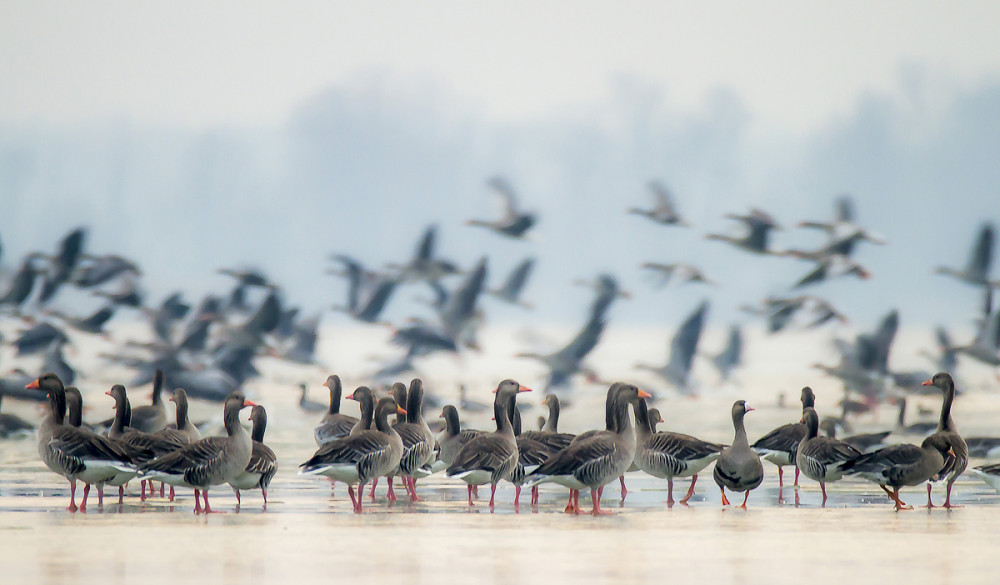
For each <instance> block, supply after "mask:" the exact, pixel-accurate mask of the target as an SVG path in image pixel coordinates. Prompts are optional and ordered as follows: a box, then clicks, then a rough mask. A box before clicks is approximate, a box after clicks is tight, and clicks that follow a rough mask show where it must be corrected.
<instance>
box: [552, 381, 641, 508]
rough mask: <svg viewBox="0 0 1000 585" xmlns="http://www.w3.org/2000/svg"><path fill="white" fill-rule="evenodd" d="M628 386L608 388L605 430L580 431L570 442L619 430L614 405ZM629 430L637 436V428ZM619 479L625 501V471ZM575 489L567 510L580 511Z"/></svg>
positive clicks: (571, 490) (614, 385) (626, 491)
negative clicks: (576, 501)
mask: <svg viewBox="0 0 1000 585" xmlns="http://www.w3.org/2000/svg"><path fill="white" fill-rule="evenodd" d="M627 388H628V386H627V385H626V384H612V385H611V386H610V387H609V388H608V395H607V398H605V401H604V431H596V430H595V431H584V432H582V433H580V434H579V435H577V436H575V437H573V439H572V441H571V442H570V444H571V445H572V444H573V443H576V442H577V441H585V440H587V439H589V438H591V437H593V436H594V435H596V434H598V433H601V432H606V431H607V432H615V431H616V430H617V428H618V427H617V424H618V419H617V418H616V417H615V406H614V405H615V402H616V401H617V400H618V394H619V393H620V392H623V391H625V390H626V389H627ZM628 432H630V433H632V436H633V438H635V429H634V428H632V426H631V425H629V428H628ZM564 448H565V447H564ZM631 465H632V464H630V465H629V469H626V471H629V470H630V468H631ZM618 481H619V482H620V483H621V486H622V488H621V494H622V500H623V501H624V500H625V497H626V496H627V495H628V488H626V487H625V474H624V473H623V474H622V475H620V476H619V477H618ZM603 489H604V488H603V487H602V488H601V490H602V491H603ZM575 491H576V490H573V489H570V494H569V497H570V500H569V502H568V503H567V504H566V511H567V512H572V511H574V510H576V511H577V512H579V510H577V508H578V506H577V505H576V503H575V501H574V499H573V498H574V495H575V494H574V492H575ZM600 495H601V494H599V495H598V497H600Z"/></svg>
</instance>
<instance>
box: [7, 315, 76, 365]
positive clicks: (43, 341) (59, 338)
mask: <svg viewBox="0 0 1000 585" xmlns="http://www.w3.org/2000/svg"><path fill="white" fill-rule="evenodd" d="M67 342H69V337H67V336H66V333H65V332H64V331H63V330H62V329H59V328H58V327H56V326H55V325H53V324H52V323H49V322H47V321H43V322H41V323H39V324H37V325H35V326H34V327H32V328H30V329H27V330H25V331H23V332H22V333H21V335H20V336H18V338H17V339H15V340H14V347H16V348H17V355H19V356H22V355H31V354H35V353H39V352H42V351H45V350H46V349H48V348H49V347H51V346H52V345H53V344H56V343H67Z"/></svg>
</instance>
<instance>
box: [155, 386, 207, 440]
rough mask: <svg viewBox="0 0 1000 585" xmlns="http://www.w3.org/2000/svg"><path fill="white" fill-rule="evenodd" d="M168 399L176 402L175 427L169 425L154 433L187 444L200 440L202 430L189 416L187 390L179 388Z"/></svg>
mask: <svg viewBox="0 0 1000 585" xmlns="http://www.w3.org/2000/svg"><path fill="white" fill-rule="evenodd" d="M167 400H169V401H170V402H173V403H174V428H170V427H167V428H165V429H163V430H161V431H157V432H156V433H154V434H157V435H161V436H164V437H167V438H172V439H175V440H178V441H180V442H182V443H184V444H185V445H187V444H188V443H194V442H195V441H200V440H201V431H199V430H198V427H197V426H196V425H195V424H194V423H192V422H191V419H190V418H189V417H188V398H187V392H185V391H184V389H183V388H177V389H176V390H174V392H173V394H172V395H171V396H170V398H168V399H167Z"/></svg>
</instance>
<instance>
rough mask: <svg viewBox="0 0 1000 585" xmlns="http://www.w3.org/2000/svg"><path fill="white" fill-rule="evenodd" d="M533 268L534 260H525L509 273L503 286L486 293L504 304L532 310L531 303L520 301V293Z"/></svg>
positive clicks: (488, 290)
mask: <svg viewBox="0 0 1000 585" xmlns="http://www.w3.org/2000/svg"><path fill="white" fill-rule="evenodd" d="M534 267H535V259H534V258H526V259H525V260H523V261H522V262H521V263H520V264H518V265H517V266H516V267H515V268H514V270H512V271H511V273H510V275H508V276H507V279H506V280H505V281H504V282H503V284H501V285H500V286H499V287H498V288H494V289H487V290H486V292H487V293H489V294H491V295H493V296H494V297H496V298H498V299H500V300H501V301H504V302H505V303H509V304H511V305H519V306H521V307H524V308H525V309H528V310H531V309H533V308H534V307H533V306H532V304H531V303H529V302H526V301H523V300H521V293H522V292H523V291H524V286H525V284H527V282H528V277H529V276H531V271H532V270H533V269H534Z"/></svg>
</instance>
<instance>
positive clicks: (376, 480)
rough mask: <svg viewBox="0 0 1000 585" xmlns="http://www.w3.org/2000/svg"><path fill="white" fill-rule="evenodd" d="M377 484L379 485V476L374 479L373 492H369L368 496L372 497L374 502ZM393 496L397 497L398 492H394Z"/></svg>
mask: <svg viewBox="0 0 1000 585" xmlns="http://www.w3.org/2000/svg"><path fill="white" fill-rule="evenodd" d="M377 485H378V478H377V477H376V478H375V480H374V481H372V492H371V493H370V494H368V497H369V498H371V500H372V501H373V502H374V501H375V486H377ZM392 496H393V498H395V497H396V494H392Z"/></svg>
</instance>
